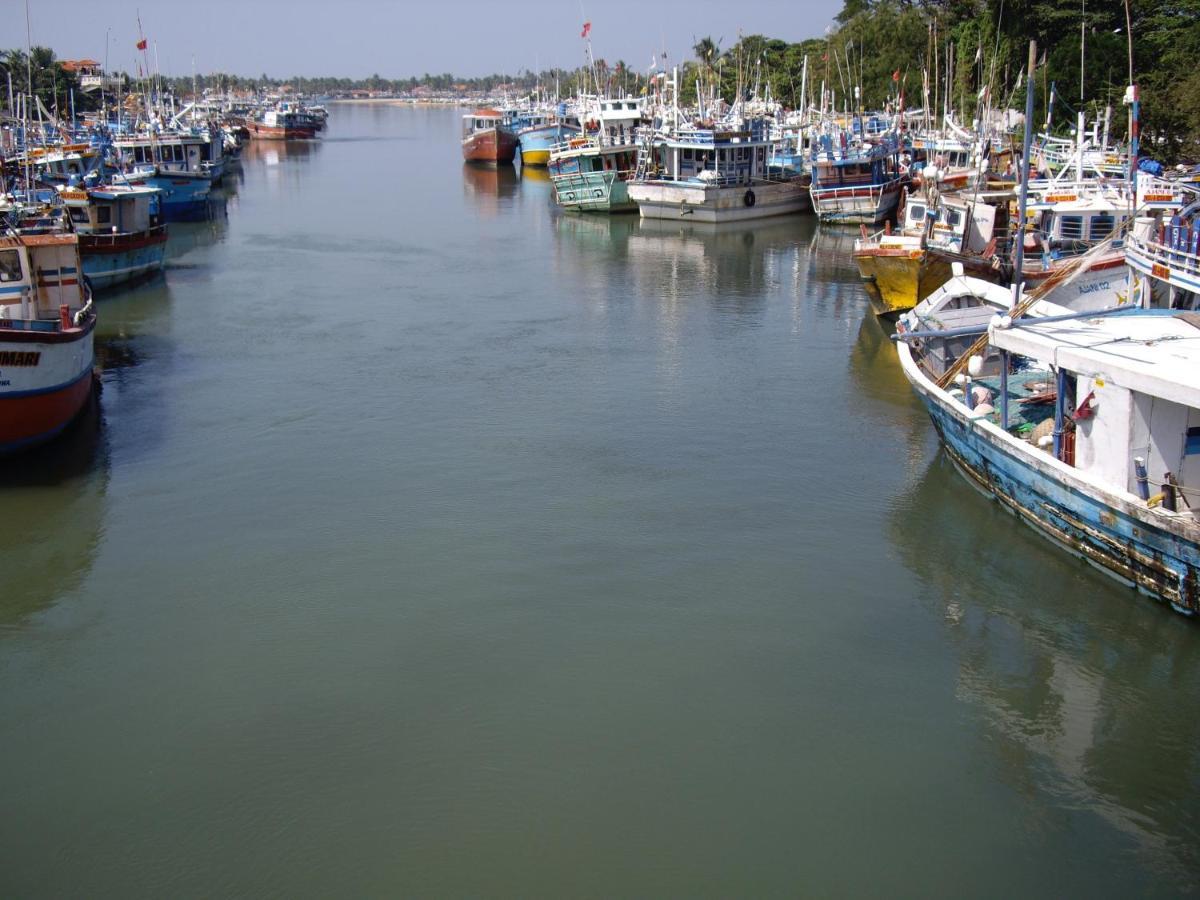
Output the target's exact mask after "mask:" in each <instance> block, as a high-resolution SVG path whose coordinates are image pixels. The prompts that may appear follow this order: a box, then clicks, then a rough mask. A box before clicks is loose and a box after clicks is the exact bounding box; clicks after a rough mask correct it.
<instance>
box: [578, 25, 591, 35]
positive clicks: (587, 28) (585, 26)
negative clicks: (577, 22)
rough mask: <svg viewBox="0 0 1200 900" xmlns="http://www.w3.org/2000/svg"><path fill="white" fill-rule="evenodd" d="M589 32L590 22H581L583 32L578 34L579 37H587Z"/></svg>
mask: <svg viewBox="0 0 1200 900" xmlns="http://www.w3.org/2000/svg"><path fill="white" fill-rule="evenodd" d="M591 32H592V23H591V22H584V23H583V33H582V34H581V35H579V36H580V37H581V38H585V37H587V36H588V35H589V34H591Z"/></svg>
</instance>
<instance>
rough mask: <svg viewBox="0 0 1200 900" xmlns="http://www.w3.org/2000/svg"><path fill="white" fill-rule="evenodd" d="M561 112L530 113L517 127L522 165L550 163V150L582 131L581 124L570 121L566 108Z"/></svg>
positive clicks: (544, 164)
mask: <svg viewBox="0 0 1200 900" xmlns="http://www.w3.org/2000/svg"><path fill="white" fill-rule="evenodd" d="M560 112H561V115H560V114H557V113H548V112H540V113H534V114H530V115H529V116H528V117H527V118H526V120H525V121H524V122H523V123H522V124H521V127H520V128H518V129H517V143H518V145H519V146H520V150H521V165H523V166H546V165H548V164H549V163H550V151H551V150H552V149H553V148H554V147H556V146H557V145H559V144H561V143H563V142H564V141H566V140H569V139H570V138H572V137H574V136H576V135H578V134H579V133H580V126H579V125H578V124H576V123H573V122H570V121H568V119H567V117H566V111H565V109H564V110H560Z"/></svg>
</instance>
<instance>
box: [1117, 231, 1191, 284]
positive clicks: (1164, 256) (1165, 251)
mask: <svg viewBox="0 0 1200 900" xmlns="http://www.w3.org/2000/svg"><path fill="white" fill-rule="evenodd" d="M1126 245H1127V246H1128V247H1129V248H1130V249H1131V250H1133V251H1134V252H1136V253H1138V254H1140V255H1141V256H1143V257H1145V259H1146V261H1147V262H1149V263H1150V264H1151V265H1160V266H1163V267H1165V268H1166V269H1169V270H1174V271H1176V272H1183V273H1185V274H1187V275H1193V276H1200V256H1197V255H1196V254H1194V253H1188V252H1187V251H1184V250H1175V249H1172V248H1171V247H1168V246H1167V245H1166V244H1162V243H1159V242H1158V241H1151V240H1145V239H1143V238H1138V237H1136V236H1134V235H1130V236H1129V238H1128V239H1127V240H1126ZM1165 274H1169V272H1168V273H1165Z"/></svg>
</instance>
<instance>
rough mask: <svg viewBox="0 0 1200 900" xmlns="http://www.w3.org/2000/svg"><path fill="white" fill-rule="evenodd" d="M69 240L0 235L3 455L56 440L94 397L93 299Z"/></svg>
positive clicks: (67, 237) (74, 240) (69, 236)
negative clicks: (92, 395)
mask: <svg viewBox="0 0 1200 900" xmlns="http://www.w3.org/2000/svg"><path fill="white" fill-rule="evenodd" d="M81 268H82V267H81V264H80V255H79V238H78V237H76V236H75V235H73V234H69V233H67V234H64V233H58V234H41V235H22V234H19V233H18V232H16V231H15V230H13V229H8V230H7V231H6V233H5V234H3V235H0V453H11V452H13V451H16V450H21V449H23V448H26V447H30V446H32V445H34V444H38V443H41V442H43V441H46V440H49V439H50V438H52V437H54V436H55V435H56V434H58V433H59V432H60V431H62V430H63V429H64V428H65V427H66V426H67V425H68V424H70V422H71V421H72V420H73V419H74V418H75V417H76V416H77V415H79V413H80V411H81V410H82V409H83V408H84V404H85V403H86V402H87V400H88V398H89V397H90V396H91V393H92V390H93V381H94V379H93V374H92V367H93V363H94V348H93V341H92V336H93V332H94V330H95V327H96V313H95V307H94V306H93V304H92V297H91V292H90V290H89V289H88V287H87V285H86V283H85V282H84V281H83V279H82V278H81V277H80V269H81Z"/></svg>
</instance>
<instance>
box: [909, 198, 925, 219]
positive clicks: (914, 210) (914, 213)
mask: <svg viewBox="0 0 1200 900" xmlns="http://www.w3.org/2000/svg"><path fill="white" fill-rule="evenodd" d="M908 217H909V218H910V219H912V220H913V221H914V222H919V221H921V220H922V219H923V218H925V207H924V206H922V205H921V204H920V203H910V204H909V205H908Z"/></svg>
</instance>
